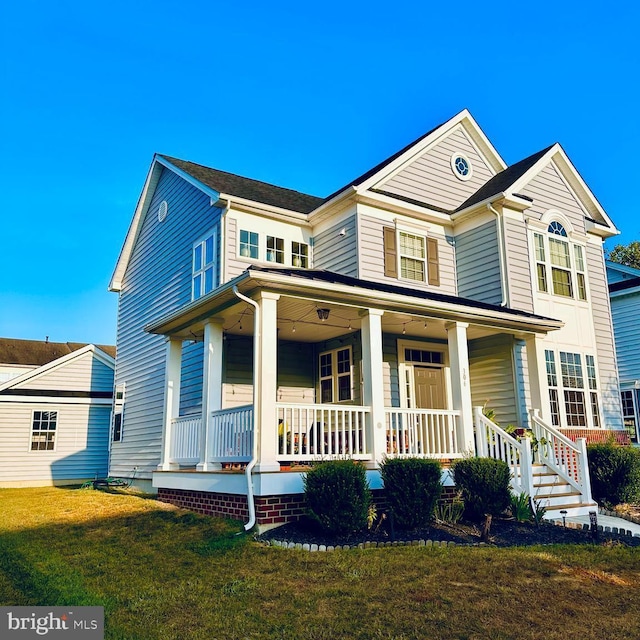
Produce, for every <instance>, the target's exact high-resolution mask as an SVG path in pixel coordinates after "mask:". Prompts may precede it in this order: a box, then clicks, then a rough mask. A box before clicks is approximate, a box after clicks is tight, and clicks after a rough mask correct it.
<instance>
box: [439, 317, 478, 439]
mask: <svg viewBox="0 0 640 640" xmlns="http://www.w3.org/2000/svg"><path fill="white" fill-rule="evenodd" d="M468 326H469V325H468V324H467V323H466V322H448V323H447V324H446V325H445V329H446V330H447V338H448V341H449V367H450V368H451V387H452V388H451V396H452V400H453V408H454V409H455V410H457V411H460V432H459V437H460V442H459V446H460V448H461V449H462V450H463V451H475V444H474V437H473V410H472V408H471V386H470V384H469V349H468V346H467V327H468Z"/></svg>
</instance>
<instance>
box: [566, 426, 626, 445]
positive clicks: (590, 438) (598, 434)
mask: <svg viewBox="0 0 640 640" xmlns="http://www.w3.org/2000/svg"><path fill="white" fill-rule="evenodd" d="M560 431H561V432H562V433H564V435H565V436H567V438H571V440H573V441H574V442H575V440H576V438H586V439H587V444H606V443H607V442H610V441H611V440H613V442H614V443H615V444H621V445H630V444H631V440H630V439H629V433H628V432H627V431H623V430H621V429H561V430H560Z"/></svg>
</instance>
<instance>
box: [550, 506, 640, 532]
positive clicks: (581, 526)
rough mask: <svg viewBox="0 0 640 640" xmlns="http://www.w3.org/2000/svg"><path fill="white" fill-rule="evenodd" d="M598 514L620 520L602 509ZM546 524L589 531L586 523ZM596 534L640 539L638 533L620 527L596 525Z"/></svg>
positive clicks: (558, 522)
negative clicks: (610, 534)
mask: <svg viewBox="0 0 640 640" xmlns="http://www.w3.org/2000/svg"><path fill="white" fill-rule="evenodd" d="M600 514H601V515H603V516H614V517H616V518H620V516H619V515H617V514H616V513H615V512H612V511H605V510H604V509H601V510H600ZM621 519H622V520H627V518H621ZM547 522H550V523H551V524H554V525H556V526H557V527H562V526H566V528H567V529H582V530H584V531H589V530H590V529H591V526H590V525H588V524H587V523H586V522H567V523H566V524H563V522H562V520H555V519H554V520H547ZM629 522H634V523H635V520H629ZM639 524H640V523H639ZM598 532H599V533H616V534H618V535H620V536H629V537H630V538H633V537H635V538H640V533H634V532H633V531H631V529H623V528H621V527H609V526H603V525H601V524H599V525H598Z"/></svg>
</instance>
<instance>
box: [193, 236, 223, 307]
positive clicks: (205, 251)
mask: <svg viewBox="0 0 640 640" xmlns="http://www.w3.org/2000/svg"><path fill="white" fill-rule="evenodd" d="M215 258H216V236H215V234H214V233H211V234H209V235H208V236H207V237H206V238H204V239H203V240H200V241H199V242H197V243H196V244H195V245H193V278H192V291H191V299H192V300H197V299H198V298H200V297H202V296H204V295H205V294H207V293H209V292H210V291H213V290H214V289H215V288H216V286H217V282H216V277H215V269H216V264H215V263H216V259H215Z"/></svg>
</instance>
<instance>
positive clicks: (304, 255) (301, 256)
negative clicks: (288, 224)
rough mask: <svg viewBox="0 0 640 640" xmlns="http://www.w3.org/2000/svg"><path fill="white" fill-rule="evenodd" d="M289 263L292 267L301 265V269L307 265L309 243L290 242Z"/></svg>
mask: <svg viewBox="0 0 640 640" xmlns="http://www.w3.org/2000/svg"><path fill="white" fill-rule="evenodd" d="M291 264H292V265H293V266H294V267H302V268H303V269H306V268H308V266H309V245H308V244H305V243H304V242H292V243H291Z"/></svg>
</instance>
